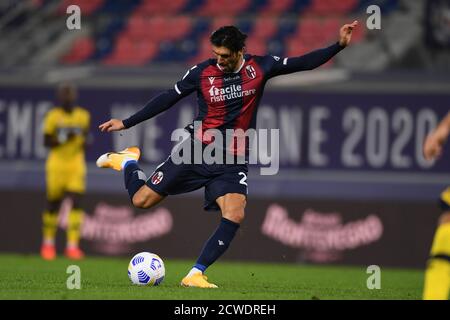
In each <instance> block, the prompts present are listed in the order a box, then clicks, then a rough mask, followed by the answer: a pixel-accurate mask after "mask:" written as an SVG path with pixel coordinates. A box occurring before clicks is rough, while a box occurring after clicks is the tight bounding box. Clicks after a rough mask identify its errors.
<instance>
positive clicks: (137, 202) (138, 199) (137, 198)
mask: <svg viewBox="0 0 450 320" xmlns="http://www.w3.org/2000/svg"><path fill="white" fill-rule="evenodd" d="M132 201H133V205H134V206H135V207H136V208H140V209H147V208H148V207H149V201H148V199H147V197H145V196H143V195H142V194H140V193H139V192H137V193H136V194H135V195H134V196H133V199H132Z"/></svg>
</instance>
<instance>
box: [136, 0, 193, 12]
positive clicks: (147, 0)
mask: <svg viewBox="0 0 450 320" xmlns="http://www.w3.org/2000/svg"><path fill="white" fill-rule="evenodd" d="M186 3H187V0H171V1H166V0H144V1H143V2H142V3H141V4H140V5H138V6H137V7H136V8H135V9H134V13H135V14H138V15H143V16H156V15H173V14H177V13H180V12H181V11H182V9H183V8H184V7H185V6H186Z"/></svg>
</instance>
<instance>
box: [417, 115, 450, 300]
mask: <svg viewBox="0 0 450 320" xmlns="http://www.w3.org/2000/svg"><path fill="white" fill-rule="evenodd" d="M449 134H450V112H449V113H447V115H446V116H445V118H444V119H442V120H441V122H440V123H439V125H438V126H437V127H436V129H435V130H434V131H432V132H431V133H430V134H429V135H428V136H427V138H426V140H425V143H424V145H423V153H424V156H425V159H427V160H432V159H435V158H437V157H439V156H440V155H441V154H442V147H443V146H444V144H445V142H446V141H447V138H448V136H449ZM440 205H441V208H442V211H443V213H442V215H441V216H440V218H439V222H438V227H437V230H436V232H435V234H434V239H433V244H432V246H431V253H430V258H429V261H428V265H427V269H426V272H425V284H424V290H423V299H425V300H447V299H448V297H449V290H450V187H448V188H447V189H445V190H444V191H443V192H442V193H441V198H440Z"/></svg>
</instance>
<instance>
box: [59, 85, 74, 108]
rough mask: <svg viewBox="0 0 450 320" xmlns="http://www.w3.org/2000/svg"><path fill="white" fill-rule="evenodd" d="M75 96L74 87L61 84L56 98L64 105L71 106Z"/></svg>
mask: <svg viewBox="0 0 450 320" xmlns="http://www.w3.org/2000/svg"><path fill="white" fill-rule="evenodd" d="M76 97H77V92H76V90H75V88H74V87H71V86H63V87H61V88H59V90H58V99H59V101H60V103H61V104H62V105H63V106H64V107H72V106H73V103H74V102H75V100H76Z"/></svg>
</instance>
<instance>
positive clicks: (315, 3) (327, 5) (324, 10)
mask: <svg viewBox="0 0 450 320" xmlns="http://www.w3.org/2000/svg"><path fill="white" fill-rule="evenodd" d="M358 5H359V0H339V1H336V0H312V2H311V4H310V5H309V7H308V8H306V11H305V13H306V14H308V13H309V14H319V15H323V14H345V13H349V12H350V11H352V10H353V9H355V7H357V6H358Z"/></svg>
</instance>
